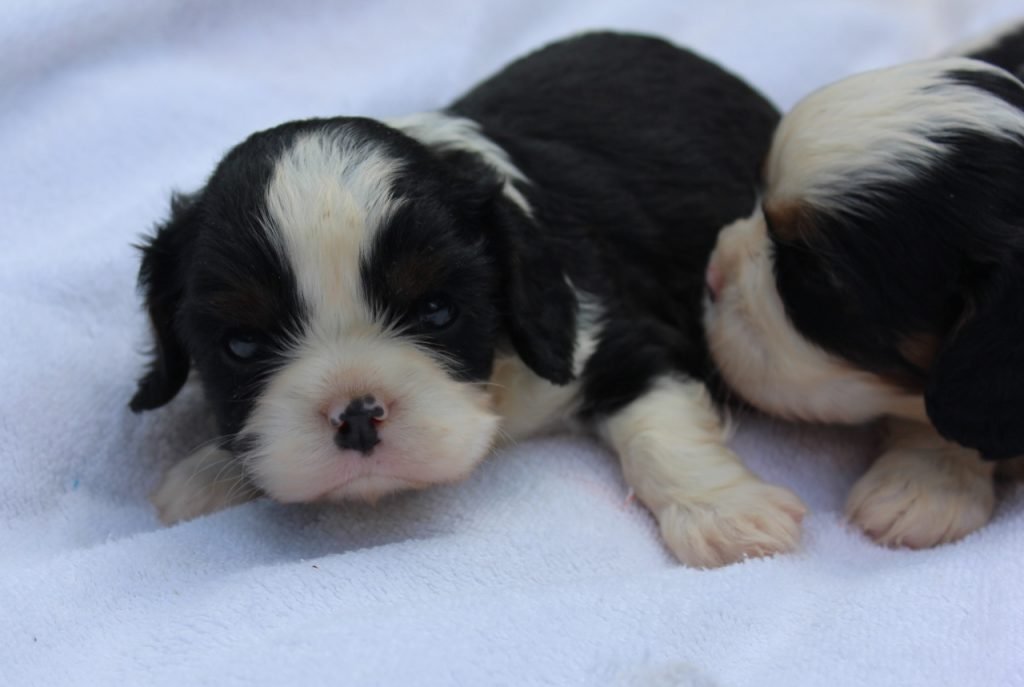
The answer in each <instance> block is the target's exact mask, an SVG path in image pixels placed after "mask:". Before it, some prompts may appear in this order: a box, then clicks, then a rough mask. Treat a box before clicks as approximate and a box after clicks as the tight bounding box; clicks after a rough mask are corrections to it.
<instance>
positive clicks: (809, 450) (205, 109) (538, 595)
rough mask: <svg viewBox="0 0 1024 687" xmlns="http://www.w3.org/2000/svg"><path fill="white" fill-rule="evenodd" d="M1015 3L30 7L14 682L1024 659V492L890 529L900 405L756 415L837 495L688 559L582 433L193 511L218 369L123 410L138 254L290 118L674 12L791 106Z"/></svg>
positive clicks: (942, 681) (887, 670) (4, 284)
mask: <svg viewBox="0 0 1024 687" xmlns="http://www.w3.org/2000/svg"><path fill="white" fill-rule="evenodd" d="M1015 11H1019V12H1021V13H1024V6H1020V4H1019V2H1018V0H1006V1H995V2H981V0H959V1H953V0H948V1H942V0H936V1H934V2H925V1H923V0H922V1H918V2H913V1H911V0H906V1H904V2H900V1H898V0H874V1H871V0H846V1H836V2H819V1H817V0H806V1H800V0H787V1H781V0H779V1H775V0H773V1H772V2H767V1H765V2H738V1H737V2H726V1H724V0H716V1H713V2H712V1H709V2H706V3H697V2H677V1H669V0H666V1H665V2H654V1H644V0H628V1H626V0H623V1H621V2H613V1H605V2H589V1H584V0H569V1H566V2H560V3H555V2H542V1H539V0H519V1H517V2H509V3H505V4H492V3H479V2H443V3H398V2H373V3H357V2H349V3H328V2H324V3H316V2H298V1H296V2H290V3H279V4H273V3H270V2H217V3H214V2H203V1H200V0H185V1H183V2H177V3H171V2H156V1H153V2H149V1H146V2H139V1H138V0H109V1H107V2H92V1H91V0H90V1H88V2H86V1H84V0H82V1H75V0H67V1H65V2H56V1H52V0H50V1H45V2H31V3H28V2H25V3H15V2H7V3H5V5H4V9H3V13H2V19H0V100H2V106H0V151H3V154H2V158H0V232H2V246H3V249H2V253H0V261H2V263H0V308H2V313H3V317H0V328H2V332H0V380H2V385H0V683H2V684H3V685H5V686H11V685H43V684H73V683H77V684H97V685H98V684H124V685H144V684H160V685H164V684H166V685H196V684H211V685H233V684H238V685H250V684H340V685H360V684H374V685H378V684H379V685H445V684H464V685H490V684H509V685H533V684H551V685H787V686H788V685H805V684H806V685H907V684H920V685H958V686H959V685H985V686H992V685H1007V684H1014V683H1016V684H1024V668H1022V666H1024V591H1022V590H1024V570H1022V568H1024V565H1022V556H1024V542H1022V541H1021V539H1022V533H1024V490H1022V489H1021V488H1019V487H1018V488H1016V490H1013V491H1011V492H1010V493H1009V494H1008V495H1007V497H1006V498H1005V499H1004V500H1003V501H1002V503H1001V505H1000V507H999V510H998V512H997V513H996V517H995V521H994V522H993V523H992V524H991V526H989V527H987V528H986V529H984V530H983V531H981V532H979V533H978V534H976V535H974V536H971V537H969V538H968V539H967V540H965V541H963V542H961V543H959V544H956V545H952V546H946V547H942V548H939V549H936V550H933V551H923V552H910V551H889V550H884V549H881V548H878V547H876V546H874V545H873V544H871V543H870V542H868V541H867V540H866V539H865V538H864V537H863V536H861V535H860V534H858V533H857V532H856V531H853V530H851V529H850V528H848V527H846V526H844V524H843V523H842V520H841V512H842V504H843V500H844V496H845V492H846V490H847V489H848V487H849V486H850V484H851V483H852V482H853V480H854V479H855V478H856V477H857V475H858V474H860V473H861V472H862V471H863V469H864V467H865V464H866V461H867V459H868V457H869V456H870V454H871V451H872V448H873V447H872V444H873V436H872V432H871V430H870V429H861V430H858V429H820V428H819V429H808V428H803V429H795V428H792V427H789V426H785V425H782V424H777V423H772V422H769V421H766V420H759V419H750V420H748V421H746V422H744V423H743V426H742V428H741V430H740V431H739V433H738V435H737V437H736V439H735V442H734V443H735V447H736V449H737V450H738V451H739V452H740V453H742V454H743V456H744V457H745V458H746V459H747V460H748V461H749V463H750V464H751V466H752V467H753V468H754V469H755V470H757V471H758V472H760V473H761V474H763V475H764V476H765V477H766V478H768V479H769V480H772V481H775V482H779V483H781V484H785V485H788V486H790V487H792V488H793V489H795V490H796V491H797V492H798V493H799V494H800V495H801V496H802V497H803V498H804V499H805V500H806V501H807V503H808V505H809V506H810V508H811V514H810V516H809V517H808V518H807V521H806V534H805V539H804V544H803V547H802V549H801V551H800V552H799V553H796V554H793V555H788V556H782V557H778V558H775V559H772V560H754V561H749V562H746V563H744V564H740V565H734V566H731V567H727V568H724V569H721V570H714V571H695V570H687V569H684V568H682V567H680V566H678V565H677V564H675V563H674V562H673V561H672V560H670V558H669V557H668V555H667V554H666V552H665V551H664V549H663V548H662V546H661V544H660V543H659V541H658V538H657V536H656V532H655V529H654V527H653V526H652V521H651V519H650V517H649V516H648V515H647V514H646V513H645V512H644V511H643V510H642V509H641V508H640V507H639V506H637V505H636V504H635V503H630V502H628V501H627V499H626V488H625V485H624V484H623V481H622V478H621V477H620V475H619V472H618V469H617V467H616V465H615V463H614V460H613V459H612V458H611V456H610V455H609V454H608V453H607V452H605V451H604V450H602V449H601V448H600V447H598V446H597V445H595V444H594V443H592V442H590V441H588V440H585V439H580V438H572V437H550V438H546V439H540V440H536V441H532V442H527V443H523V444H521V445H519V446H517V447H514V448H512V449H510V450H507V451H504V452H503V453H501V454H500V455H497V456H495V457H493V458H492V459H489V460H488V461H487V462H486V463H485V464H484V465H483V466H482V467H481V468H480V469H479V470H478V471H477V472H476V473H475V475H474V476H473V477H472V478H471V479H469V480H468V481H467V482H466V483H464V484H461V485H457V486H453V487H449V488H443V489H437V490H434V491H430V492H425V493H422V494H416V495H412V496H409V497H405V498H399V499H396V500H393V501H391V502H388V503H386V504H384V505H382V506H380V507H378V508H376V509H372V508H366V507H348V508H311V507H282V506H277V505H274V504H271V503H267V502H256V503H251V504H248V505H245V506H242V507H238V508H235V509H232V510H230V511H227V512H224V513H220V514H217V515H214V516H212V517H206V518H202V519H200V520H197V521H194V522H190V523H186V524H183V525H180V526H177V527H173V528H162V527H160V526H159V524H158V523H157V521H156V518H155V515H154V512H153V510H152V509H151V507H150V506H149V504H148V503H147V501H146V494H147V493H148V492H149V490H151V489H152V488H153V486H154V484H155V483H156V480H157V479H158V476H159V474H160V472H161V471H162V470H163V469H164V468H166V467H167V466H168V465H169V464H170V463H171V462H172V461H173V460H174V459H175V458H177V457H180V456H182V455H183V454H184V453H185V452H187V451H188V450H189V449H190V448H192V447H193V446H195V445H196V444H197V443H199V442H202V441H203V440H205V439H208V438H209V437H210V436H211V432H212V428H211V426H210V424H209V422H208V420H207V418H206V415H205V413H204V411H203V408H202V404H201V402H200V397H199V394H198V393H197V392H196V390H195V389H190V390H189V391H188V392H187V393H186V394H185V395H184V396H183V397H181V398H179V399H177V400H176V401H175V402H174V403H173V404H172V405H171V406H170V407H169V408H168V409H166V410H165V411H163V412H159V413H153V414H148V415H145V416H143V417H136V416H132V415H131V414H129V413H128V411H127V409H126V403H127V400H128V398H129V396H130V394H131V392H132V390H133V386H134V379H135V376H136V374H137V373H138V371H139V370H140V368H141V366H142V363H143V358H142V355H141V353H140V351H142V350H143V349H144V347H145V342H146V324H145V320H144V317H143V314H142V312H141V309H140V307H139V303H138V299H137V296H136V294H135V292H134V290H133V284H134V278H135V270H136V267H137V256H136V255H135V253H134V252H133V250H132V249H131V248H130V247H129V244H131V243H132V242H133V241H135V240H136V239H137V237H138V235H139V234H140V233H141V232H143V231H146V230H148V229H149V228H150V227H151V226H152V224H153V223H154V222H155V221H156V220H157V219H159V218H161V217H163V216H164V215H165V213H166V209H167V198H168V193H169V191H170V190H171V188H172V187H177V188H181V189H186V190H187V189H192V188H194V187H196V186H198V185H199V184H201V183H202V181H203V179H204V177H205V176H206V175H207V174H208V173H209V171H210V170H211V168H212V165H213V164H214V163H215V161H216V160H217V159H218V158H219V156H220V155H221V154H222V153H223V152H224V151H225V149H226V148H227V147H228V146H230V145H232V144H234V143H236V142H237V141H239V140H241V139H242V138H243V137H244V136H246V135H247V134H248V133H250V132H252V131H254V130H257V129H260V128H264V127H267V126H269V125H272V124H275V123H278V122H280V121H283V120H287V119H292V118H297V117H304V116H313V115H332V114H342V113H345V114H368V115H378V116H389V115H396V114H403V113H409V112H414V111H419V110H424V109H430V108H434V107H438V106H441V105H443V104H445V103H447V102H448V101H449V100H450V99H451V98H452V97H453V96H455V95H456V94H458V93H459V92H460V91H462V90H463V89H465V88H467V87H468V86H470V85H471V84H472V83H474V82H475V81H476V80H477V79H478V78H481V77H483V76H486V75H488V74H489V73H490V72H491V71H492V70H494V69H496V68H497V67H499V66H500V65H501V64H503V63H504V62H506V61H507V60H509V59H511V58H513V57H516V56H518V55H520V54H521V53H523V52H525V51H526V50H528V49H531V48H534V47H537V46H538V45H540V44H541V43H543V42H545V41H547V40H549V39H553V38H557V37H561V36H563V35H565V34H567V33H570V32H573V31H577V30H580V29H583V28H589V27H615V28H621V29H633V30H642V31H649V32H659V33H662V34H664V35H667V36H669V37H670V38H672V39H674V40H676V41H677V42H680V43H682V44H686V45H690V46H692V47H695V48H696V49H698V50H700V51H701V52H703V53H705V54H706V55H708V56H710V57H712V58H714V59H717V60H719V61H721V62H722V63H724V64H725V65H727V66H728V67H730V68H732V69H734V70H736V71H737V72H739V73H740V74H742V75H744V76H745V77H746V78H748V79H749V80H751V81H752V82H753V83H754V84H756V85H757V86H758V87H760V88H761V89H763V90H764V91H765V92H766V93H767V94H768V95H769V96H770V97H772V98H774V99H775V100H776V101H777V102H778V103H779V104H780V105H781V106H783V107H786V106H789V105H791V104H792V103H793V102H794V101H795V100H796V99H797V98H798V97H800V96H801V95H802V94H804V93H805V92H807V91H808V90H810V89H811V88H814V87H816V86H818V85H821V84H823V83H826V82H828V81H830V80H832V79H835V78H837V77H840V76H842V75H844V74H847V73H850V72H854V71H857V70H862V69H866V68H871V67H876V66H881V65H885V64H889V63H894V62H897V61H901V60H906V59H912V58H917V57H924V56H928V55H932V54H935V53H938V52H941V51H942V50H944V49H946V48H947V47H948V46H950V45H951V44H953V43H955V42H957V41H960V40H962V39H965V38H969V37H971V36H974V35H977V34H979V33H983V32H985V31H986V30H988V29H990V28H991V27H993V26H995V25H996V24H997V23H999V22H1000V21H1002V20H1004V19H1006V18H1009V17H1010V16H1011V15H1012V14H1013V12H1015Z"/></svg>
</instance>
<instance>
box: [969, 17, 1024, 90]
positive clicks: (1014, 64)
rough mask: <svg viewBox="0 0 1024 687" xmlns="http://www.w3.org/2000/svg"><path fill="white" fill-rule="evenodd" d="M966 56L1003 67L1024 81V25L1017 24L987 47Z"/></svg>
mask: <svg viewBox="0 0 1024 687" xmlns="http://www.w3.org/2000/svg"><path fill="white" fill-rule="evenodd" d="M966 56H967V57H973V58H975V59H977V60H981V61H982V62H988V63H989V64H994V65H996V66H997V67H1002V68H1003V69H1005V70H1006V71H1008V72H1010V73H1011V74H1013V75H1014V76H1016V77H1017V78H1018V79H1024V23H1021V24H1017V25H1016V26H1014V27H1012V28H1011V29H1009V30H1008V31H1007V32H1006V33H1004V34H1002V35H1001V36H999V37H998V38H997V39H996V40H995V41H994V42H993V43H991V44H990V45H988V46H987V47H985V48H983V49H981V50H975V51H973V52H970V53H967V55H966Z"/></svg>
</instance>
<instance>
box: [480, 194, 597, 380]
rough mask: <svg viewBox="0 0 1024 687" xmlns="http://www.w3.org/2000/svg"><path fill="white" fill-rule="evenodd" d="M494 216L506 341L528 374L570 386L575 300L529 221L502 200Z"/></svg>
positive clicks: (560, 268)
mask: <svg viewBox="0 0 1024 687" xmlns="http://www.w3.org/2000/svg"><path fill="white" fill-rule="evenodd" d="M493 215H494V226H493V227H492V228H491V233H492V235H493V236H492V241H493V243H494V248H495V250H494V253H495V259H496V261H497V262H498V264H499V265H500V266H501V269H502V273H503V282H504V284H503V285H504V289H503V294H504V295H503V298H504V303H503V310H504V312H503V319H504V321H505V328H506V331H507V332H508V337H509V339H510V340H511V342H512V345H513V346H514V347H515V350H516V353H518V354H519V357H520V358H522V360H523V362H524V363H526V365H527V366H528V367H529V368H530V369H531V370H533V371H534V372H536V373H537V374H538V375H540V376H541V377H543V378H544V379H546V380H548V381H549V382H552V383H553V384H558V385H565V384H568V383H569V382H571V381H573V379H575V375H574V373H573V357H574V354H575V348H576V314H577V309H578V303H577V300H576V294H575V293H573V290H572V287H571V286H570V284H569V281H568V279H567V278H566V275H565V274H564V272H563V271H562V266H561V264H560V263H559V262H558V260H557V259H556V258H555V256H554V255H553V254H552V252H551V251H550V250H549V249H548V248H547V246H546V245H545V242H544V239H543V235H542V232H541V230H540V228H539V227H538V226H537V225H536V223H535V222H534V221H533V220H532V219H531V218H529V217H527V216H526V214H525V213H524V212H523V211H522V210H521V209H520V208H518V207H516V205H515V204H514V203H512V202H511V201H509V200H508V199H506V198H501V199H499V200H498V201H497V202H496V204H495V209H494V213H493Z"/></svg>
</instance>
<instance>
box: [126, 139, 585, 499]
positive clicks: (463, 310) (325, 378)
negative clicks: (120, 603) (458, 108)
mask: <svg viewBox="0 0 1024 687" xmlns="http://www.w3.org/2000/svg"><path fill="white" fill-rule="evenodd" d="M477 162H478V161H477V160H474V159H469V158H466V159H461V160H460V163H461V164H460V165H459V166H458V169H460V170H463V171H464V172H466V174H464V175H461V176H460V175H459V174H457V173H454V172H453V171H452V167H451V166H450V165H446V164H445V163H444V162H443V161H442V159H441V158H440V157H439V156H438V155H435V154H434V153H433V152H432V151H431V150H430V149H428V148H427V147H426V146H424V145H422V144H420V143H419V142H417V141H415V140H413V139H411V138H409V137H407V136H405V135H403V134H402V133H400V132H399V131H397V130H395V129H392V128H390V127H387V126H384V125H383V124H380V123H378V122H374V121H372V120H365V119H339V120H326V121H311V122H300V123H295V124H289V125H284V126H281V127H278V128H276V129H272V130H270V131H267V132H263V133H260V134H256V135H255V136H253V137H251V138H250V139H249V140H247V141H246V142H244V143H242V144H241V145H239V146H238V147H236V148H235V149H234V150H233V151H232V152H231V153H229V154H228V155H227V156H226V158H225V159H224V160H223V161H222V162H221V164H220V165H219V166H218V168H217V170H216V171H215V172H214V174H213V176H212V177H211V178H210V181H209V183H208V184H207V186H206V188H205V189H203V190H202V191H201V192H200V193H198V194H196V195H194V196H191V197H188V198H184V197H179V198H178V199H177V200H176V201H175V204H174V207H173V213H172V219H171V221H170V222H169V223H168V224H167V225H165V226H164V227H163V228H162V229H161V230H160V232H159V233H158V234H157V236H156V237H155V238H154V239H153V240H152V242H151V243H150V244H149V246H148V247H147V248H146V249H145V251H146V254H145V259H144V262H143V268H142V273H141V278H142V282H143V285H144V287H145V289H146V292H147V302H148V305H149V309H150V314H151V319H152V321H153V325H154V329H155V331H156V334H157V342H158V344H157V351H156V356H155V359H154V362H153V365H152V368H151V370H150V372H149V374H148V375H147V376H146V377H144V378H143V380H142V381H141V382H140V388H139V392H138V394H137V396H136V398H135V400H134V401H133V407H134V408H136V409H145V408H151V407H155V406H157V405H161V404H162V403H164V402H166V401H167V400H169V399H170V398H171V397H172V396H173V395H174V394H175V393H176V392H177V390H178V388H180V386H181V384H183V383H184V381H185V377H186V376H187V373H188V370H189V367H190V364H194V366H195V367H196V369H197V370H198V372H199V375H200V377H201V379H202V382H203V384H204V387H205V390H206V394H207V397H208V398H209V400H210V402H211V404H212V406H213V408H214V410H215V412H216V413H217V414H218V418H219V420H220V424H221V427H222V430H223V432H224V434H225V436H226V439H225V443H226V445H227V447H229V448H230V449H231V450H232V451H233V452H235V453H236V454H237V456H238V458H239V459H240V460H242V461H243V462H244V465H245V469H246V472H247V473H248V474H249V476H250V477H251V479H252V480H253V481H254V482H255V484H256V485H257V486H259V487H260V488H262V489H263V491H265V492H266V493H268V494H269V495H270V496H272V497H274V498H276V499H278V500H281V501H286V502H292V501H310V500H315V499H322V498H327V499H342V498H366V499H373V498H376V497H378V496H380V495H381V494H384V493H387V492H391V491H395V490H398V489H404V488H411V487H422V486H426V485H430V484H435V483H439V482H448V481H452V480H456V479H459V478H461V477H463V476H465V475H466V474H467V472H468V471H469V470H470V469H472V467H473V466H474V465H476V463H478V462H479V461H480V460H481V458H482V457H483V456H484V455H485V454H486V453H487V451H488V449H489V447H490V445H491V442H492V439H493V436H494V433H495V431H496V429H497V423H498V419H497V417H496V415H495V413H494V412H493V411H492V408H491V400H490V395H489V394H488V393H487V390H486V384H485V383H486V381H487V379H488V378H489V376H490V374H491V369H492V366H493V363H494V359H495V352H496V350H497V349H498V347H499V346H500V345H503V344H504V342H505V341H506V340H508V339H514V342H515V344H516V346H517V347H518V348H519V349H521V350H522V351H524V352H525V354H524V355H523V356H522V357H523V358H524V359H525V358H529V359H531V360H540V361H542V362H541V363H538V364H537V366H536V367H537V369H539V371H540V373H541V374H545V375H547V376H548V377H549V378H550V377H554V378H557V377H559V375H560V374H562V373H563V371H562V370H561V369H560V368H559V367H558V366H559V365H561V364H562V363H563V362H564V365H565V366H568V365H570V364H571V360H569V359H565V360H564V361H563V360H562V358H561V357H559V352H558V351H556V350H554V349H553V348H552V346H556V347H557V346H558V345H560V344H559V342H561V341H562V339H563V337H564V336H565V335H563V334H562V333H558V335H555V336H551V337H550V339H548V338H547V337H546V333H545V332H544V331H542V330H538V329H537V328H536V327H535V325H533V324H531V322H532V320H533V319H534V318H536V316H537V313H536V311H535V310H533V311H531V308H539V307H542V306H541V305H540V304H542V303H544V302H545V301H544V299H543V298H539V297H538V294H535V293H533V292H528V293H523V294H521V295H522V296H523V297H525V298H527V300H528V301H531V302H532V303H533V305H532V306H531V305H527V304H522V303H520V302H519V301H518V300H516V299H515V298H509V297H507V295H506V292H507V290H508V289H509V288H510V286H512V285H514V284H516V283H517V282H516V279H515V277H514V276H510V275H509V274H508V273H507V269H505V265H504V264H503V263H502V262H501V259H502V258H499V257H498V256H497V255H496V249H495V243H496V242H497V238H496V237H495V235H496V234H498V233H502V234H503V237H504V240H502V241H501V245H502V246H507V247H508V249H509V250H508V251H507V253H503V254H502V255H503V256H504V257H508V258H509V259H511V260H518V261H520V262H522V263H525V264H524V265H523V266H524V267H526V268H529V267H530V266H531V263H530V259H529V255H528V251H527V250H520V249H518V246H519V244H520V243H521V241H520V239H521V238H522V234H523V230H522V229H521V228H518V227H514V226H512V225H514V224H516V223H517V222H523V221H525V217H524V215H523V213H522V212H521V210H519V209H518V208H517V207H516V206H515V204H514V203H511V202H510V201H508V200H507V199H505V198H504V197H503V196H502V192H501V189H502V187H503V183H502V180H501V179H500V178H496V177H495V176H494V175H493V174H491V173H489V172H488V171H487V170H486V169H484V168H482V166H481V165H480V164H477ZM517 264H518V263H517ZM554 278H557V277H554ZM563 281H564V280H563ZM563 288H564V287H563ZM563 295H564V294H563V293H562V292H561V291H559V290H558V289H557V288H556V290H555V292H554V298H561V297H562V296H563ZM570 295H571V294H570ZM548 302H549V303H550V301H548ZM566 307H571V306H566ZM520 318H521V319H523V320H526V324H519V320H520ZM567 322H568V323H569V324H570V325H571V322H572V311H571V310H570V311H569V314H568V320H567ZM510 331H514V332H515V333H516V334H515V335H512V334H510ZM567 336H568V337H569V344H568V349H567V355H568V356H569V357H570V358H571V352H572V344H571V337H572V332H571V331H569V332H568V334H567ZM552 360H555V362H551V361H552ZM544 361H547V362H549V363H551V367H545V366H544V364H543V362H544ZM564 374H569V372H564Z"/></svg>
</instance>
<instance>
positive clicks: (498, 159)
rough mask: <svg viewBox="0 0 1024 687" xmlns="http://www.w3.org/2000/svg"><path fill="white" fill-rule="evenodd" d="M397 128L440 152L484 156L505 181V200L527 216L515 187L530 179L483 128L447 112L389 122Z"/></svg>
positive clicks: (424, 113) (424, 114) (525, 204)
mask: <svg viewBox="0 0 1024 687" xmlns="http://www.w3.org/2000/svg"><path fill="white" fill-rule="evenodd" d="M384 123H385V124H387V125H388V126H391V127H394V128H395V129H398V130H399V131H401V132H403V133H405V134H406V135H407V136H411V137H412V138H415V139H416V140H417V141H419V142H420V143H422V144H423V145H425V146H427V147H428V148H434V149H436V150H439V151H445V150H461V151H466V152H470V153H475V154H477V155H479V156H480V158H481V159H483V160H484V162H486V163H487V164H488V165H489V166H490V167H491V168H492V169H493V170H494V171H495V172H496V173H497V174H498V176H499V177H500V178H501V179H502V181H503V182H504V186H503V188H502V192H503V193H504V194H505V197H506V198H508V199H509V200H510V201H512V202H513V203H515V204H516V205H518V206H519V208H520V209H521V210H522V211H523V212H525V213H526V214H527V215H529V214H530V205H529V203H527V201H526V198H525V197H524V196H523V194H522V193H521V192H520V191H519V189H518V188H516V186H515V184H516V183H520V184H525V183H526V181H527V180H526V177H525V176H523V173H522V172H520V171H519V169H518V168H517V167H516V166H515V165H514V164H513V163H512V160H511V159H510V158H509V156H508V153H506V152H505V151H504V150H503V149H502V148H501V146H499V145H498V144H497V143H495V142H494V141H492V140H491V139H489V138H487V137H486V136H484V135H483V133H482V132H481V131H480V125H479V124H477V123H476V122H474V121H473V120H471V119H466V118H465V117H453V116H451V115H447V114H444V113H443V112H421V113H418V114H413V115H408V116H405V117H397V118H395V119H389V120H385V122H384Z"/></svg>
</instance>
